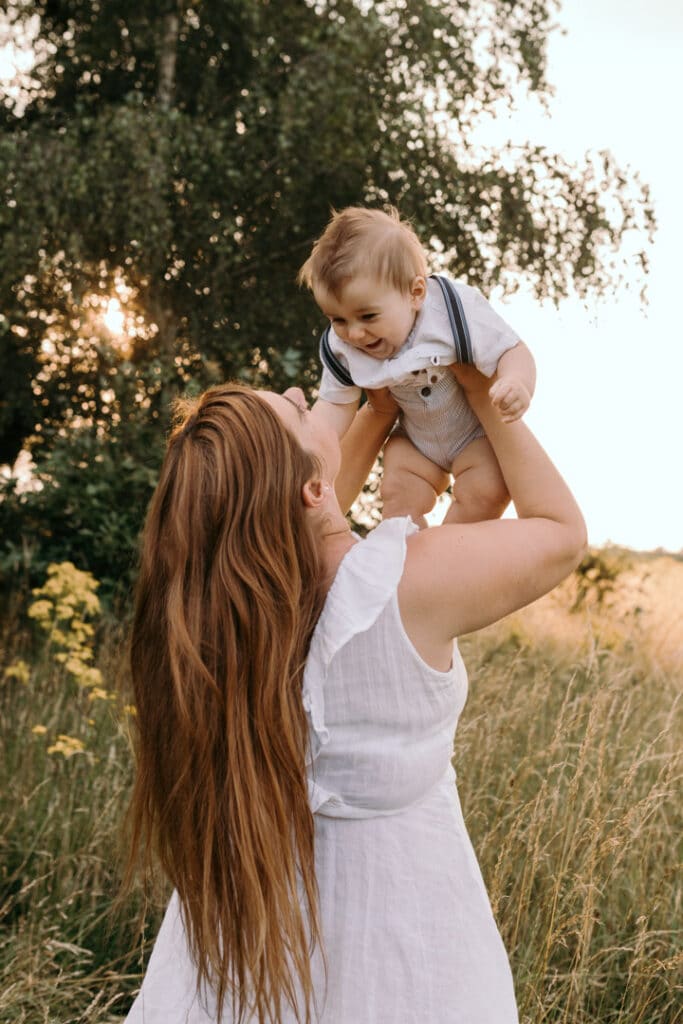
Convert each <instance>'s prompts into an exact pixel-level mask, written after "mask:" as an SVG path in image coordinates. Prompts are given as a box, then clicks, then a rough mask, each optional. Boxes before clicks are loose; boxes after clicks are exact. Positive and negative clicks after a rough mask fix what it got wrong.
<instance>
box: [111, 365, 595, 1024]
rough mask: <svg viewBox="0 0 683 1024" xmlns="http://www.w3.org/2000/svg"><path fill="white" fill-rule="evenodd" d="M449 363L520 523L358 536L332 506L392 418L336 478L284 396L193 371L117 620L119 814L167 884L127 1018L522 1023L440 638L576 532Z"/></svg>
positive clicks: (548, 467) (488, 610) (468, 627)
mask: <svg viewBox="0 0 683 1024" xmlns="http://www.w3.org/2000/svg"><path fill="white" fill-rule="evenodd" d="M454 372H455V373H456V375H457V377H458V380H459V382H460V384H461V385H462V387H463V388H464V389H465V391H466V393H467V395H468V399H469V401H470V402H471V404H472V407H473V408H474V410H475V412H476V414H477V415H478V416H479V418H480V420H481V422H482V425H483V426H484V429H485V430H486V433H487V436H488V437H489V439H490V441H491V444H492V445H493V448H494V450H495V453H496V455H497V457H498V460H499V462H500V465H501V467H502V470H503V474H504V476H505V481H506V484H507V486H508V488H509V491H510V494H511V496H512V498H513V500H514V502H515V505H516V508H517V513H518V516H519V518H518V519H516V520H501V521H494V522H490V521H489V522H484V523H477V524H469V525H449V526H441V527H436V528H432V529H430V530H424V531H422V532H417V531H416V530H415V528H414V527H413V525H412V523H411V522H410V520H408V519H390V520H387V521H386V522H384V523H382V524H381V525H380V526H378V527H377V528H376V529H375V530H374V531H373V532H372V533H371V534H370V535H369V537H368V538H366V539H365V540H364V541H362V542H356V541H355V540H354V537H353V535H352V534H351V532H350V529H349V525H348V523H347V521H346V519H345V517H344V515H343V512H342V507H344V506H345V505H346V503H347V502H348V501H350V498H351V496H352V494H353V493H355V491H356V490H357V489H358V487H359V486H360V482H361V480H362V476H363V474H364V473H365V472H366V470H367V466H368V462H369V461H370V460H371V458H372V455H373V454H374V451H375V450H376V449H377V447H378V446H379V444H380V443H381V441H382V439H383V437H384V436H385V434H386V432H387V430H388V428H389V425H390V423H391V419H392V415H391V414H388V415H384V414H383V413H381V412H378V411H376V410H373V409H372V408H366V409H365V410H362V411H361V412H360V413H359V420H358V422H357V423H356V424H354V427H353V428H352V429H353V431H354V433H353V435H352V437H351V438H350V439H349V440H348V441H347V443H346V448H347V450H349V451H350V452H351V457H350V458H349V459H345V460H344V470H343V471H342V473H340V463H341V458H340V450H339V446H338V443H337V441H336V437H335V435H334V434H333V433H332V432H331V431H330V430H329V429H328V428H327V427H326V426H325V424H324V423H322V422H320V421H319V420H318V419H317V417H316V415H315V412H314V411H313V412H311V411H309V410H308V409H307V408H306V406H305V402H304V398H303V394H302V393H301V391H299V390H298V389H296V388H292V389H290V390H289V391H287V392H285V393H284V394H283V395H277V394H273V393H269V392H254V391H249V390H248V389H245V388H242V387H239V386H236V385H235V386H233V385H226V386H225V387H218V388H214V389H211V390H210V391H208V392H207V393H206V394H205V395H203V396H202V398H201V399H200V400H199V402H198V404H197V406H196V408H195V410H194V411H193V412H192V414H191V415H189V416H187V418H186V419H185V421H184V424H183V425H182V426H181V427H178V428H177V429H176V431H175V432H174V434H173V435H172V437H171V439H170V442H169V447H168V452H167V455H166V459H165V462H164V466H163V469H162V473H161V479H160V482H159V486H158V488H157V491H156V494H155V497H154V499H153V501H152V505H151V507H150V511H149V515H148V521H147V526H146V531H145V537H144V542H143V554H142V566H141V576H140V584H139V591H138V600H137V608H136V615H135V623H134V629H133V644H132V668H133V680H134V686H135V696H136V703H137V708H138V715H137V727H138V774H137V781H136V786H135V791H134V795H133V801H132V808H131V817H132V826H133V849H134V850H137V849H140V848H141V849H142V851H143V853H144V854H145V856H146V857H149V856H151V855H156V856H157V857H158V859H159V860H160V863H161V865H162V867H163V869H164V870H165V872H166V874H167V875H168V877H169V878H170V880H171V882H172V884H173V886H174V888H175V893H174V896H173V899H172V900H171V904H170V906H169V908H168V911H167V914H166V917H165V919H164V923H163V925H162V928H161V931H160V934H159V936H158V939H157V943H156V945H155V949H154V952H153V955H152V958H151V961H150V964H149V967H148V971H147V974H146V977H145V980H144V983H143V986H142V989H141V991H140V994H139V996H138V998H137V1000H136V1002H135V1004H134V1006H133V1008H132V1010H131V1012H130V1015H129V1017H128V1020H129V1022H130V1024H137V1022H146V1024H161V1022H164V1024H176V1022H177V1024H180V1022H191V1024H200V1022H203V1024H208V1022H214V1021H219V1020H223V1021H226V1022H231V1021H233V1020H240V1021H252V1022H258V1024H265V1022H267V1021H269V1022H277V1024H289V1022H294V1021H298V1022H304V1021H306V1022H309V1021H321V1022H325V1024H389V1022H391V1024H415V1022H420V1024H421V1022H429V1024H514V1022H516V1021H517V1011H516V1007H515V999H514V992H513V986H512V980H511V975H510V969H509V965H508V961H507V957H506V954H505V951H504V949H503V946H502V942H501V940H500V936H499V934H498V931H497V928H496V925H495V923H494V921H493V917H492V914H491V910H490V906H489V903H488V898H487V895H486V891H485V889H484V885H483V882H482V879H481V876H480V873H479V869H478V866H477V862H476V858H475V856H474V853H473V851H472V848H471V845H470V842H469V839H468V836H467V832H466V829H465V826H464V823H463V820H462V814H461V811H460V807H459V804H458V798H457V791H456V789H455V785H454V779H453V773H452V769H451V767H450V758H451V752H452V741H453V733H454V729H455V725H456V722H457V718H458V715H459V712H460V710H461V709H462V706H463V704H464V702H465V696H466V688H467V681H466V675H465V672H464V668H463V666H462V662H461V660H460V658H459V655H458V653H457V648H456V647H455V646H454V643H453V641H454V638H455V637H457V636H459V635H460V634H463V633H468V632H471V631H472V630H475V629H479V628H480V627H482V626H485V625H487V624H489V623H491V622H493V621H495V620H497V619H499V618H500V617H502V616H503V615H506V614H507V613H508V612H511V611H513V610H514V609H516V608H519V607H521V606H523V605H525V604H527V603H528V602H530V601H532V600H534V599H535V598H537V597H539V596H540V595H541V594H544V593H545V592H547V591H548V590H550V589H551V588H552V587H553V586H555V584H557V583H558V582H559V581H560V580H561V579H562V578H563V577H564V576H565V575H566V574H567V573H568V572H570V571H571V569H572V568H573V567H574V566H575V565H576V564H577V563H578V561H579V560H580V558H581V555H582V552H583V550H584V545H585V529H584V524H583V520H582V517H581V514H580V512H579V510H578V508H577V506H576V504H575V502H574V499H573V498H572V496H571V494H570V493H569V491H568V489H567V487H566V485H565V484H564V483H563V481H562V479H561V478H560V476H559V474H558V473H557V471H556V469H555V468H554V466H553V465H552V463H551V462H550V460H549V459H548V457H547V456H546V454H545V453H544V451H543V450H542V448H541V447H540V446H539V444H538V443H537V442H536V440H535V439H534V437H533V435H532V434H531V433H530V432H529V430H528V429H527V428H526V426H525V425H524V424H523V423H521V422H519V423H514V424H508V425H505V424H502V423H501V421H500V419H499V417H498V415H497V413H496V412H495V411H494V410H493V409H492V406H491V404H490V401H489V398H488V388H489V387H490V384H491V381H490V380H487V379H486V378H484V377H482V376H481V375H480V374H479V373H478V372H477V371H475V370H472V369H471V368H466V367H456V368H454ZM335 483H336V485H337V491H336V493H335ZM340 500H341V506H340Z"/></svg>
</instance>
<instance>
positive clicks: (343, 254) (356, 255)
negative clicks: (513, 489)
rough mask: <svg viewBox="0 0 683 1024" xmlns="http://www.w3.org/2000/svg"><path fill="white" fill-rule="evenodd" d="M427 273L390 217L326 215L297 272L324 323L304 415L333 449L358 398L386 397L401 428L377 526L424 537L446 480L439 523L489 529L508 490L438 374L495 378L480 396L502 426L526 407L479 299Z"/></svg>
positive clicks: (517, 376)
mask: <svg viewBox="0 0 683 1024" xmlns="http://www.w3.org/2000/svg"><path fill="white" fill-rule="evenodd" d="M427 273H428V272H427V260H426V256H425V253H424V250H423V248H422V246H421V244H420V242H419V240H418V238H417V236H416V235H415V233H414V231H413V230H412V228H411V227H410V226H409V225H408V224H407V223H405V222H404V221H402V220H401V219H400V217H399V215H398V213H397V211H396V210H394V209H393V208H392V209H390V210H389V212H387V213H385V212H383V211H381V210H371V209H365V208H362V207H348V208H347V209H345V210H342V211H341V212H339V213H334V215H333V216H332V219H331V220H330V223H329V224H328V225H327V227H326V229H325V232H324V234H323V235H322V237H321V238H319V239H318V241H317V242H316V243H315V245H314V246H313V250H312V252H311V255H310V256H309V258H308V259H307V260H306V262H305V263H304V265H303V267H302V268H301V270H300V272H299V282H300V283H304V284H306V285H307V286H308V287H309V288H311V290H312V292H313V295H314V297H315V300H316V302H317V303H318V305H319V306H320V309H321V310H322V312H323V313H324V314H325V316H327V317H328V318H329V320H330V326H329V327H328V328H327V329H326V330H325V332H324V334H323V336H322V339H321V343H320V353H321V358H322V361H323V373H322V380H321V383H320V390H319V399H318V401H317V402H316V404H315V406H314V410H313V411H314V413H315V414H316V415H318V416H323V417H325V418H326V419H327V420H328V421H329V422H330V423H331V424H332V425H333V426H334V428H335V429H336V431H337V433H338V434H339V436H340V437H343V435H344V434H345V433H346V431H347V429H348V428H349V426H350V424H351V421H352V420H353V417H354V415H355V413H356V410H357V409H358V404H359V401H360V396H361V390H362V389H365V390H369V389H376V388H385V387H386V388H389V390H390V392H391V394H392V395H393V397H394V399H395V400H396V402H397V404H398V406H399V408H400V416H399V422H398V425H397V427H396V428H395V429H394V431H393V433H392V434H391V436H390V438H389V440H388V441H387V443H386V445H385V449H384V471H383V480H382V501H383V505H384V516H385V517H389V516H404V515H409V516H411V517H412V519H413V521H414V522H415V523H417V524H418V525H419V526H421V527H422V526H424V525H426V521H425V518H424V517H425V514H426V513H427V512H430V511H431V509H432V508H433V507H434V503H435V501H436V498H437V496H438V495H439V494H441V493H442V492H443V491H444V490H445V489H446V487H447V486H448V484H449V482H450V477H451V474H452V476H453V477H454V483H453V501H452V503H451V505H450V508H449V510H448V512H447V514H446V519H445V521H446V522H461V523H465V522H476V521H479V520H482V519H495V518H497V517H498V516H500V515H502V513H503V511H504V509H505V507H506V506H507V504H508V502H509V500H510V499H509V495H508V492H507V488H506V486H505V482H504V480H503V477H502V474H501V471H500V468H499V466H498V461H497V459H496V457H495V455H494V453H493V449H492V448H491V445H490V444H489V442H488V440H487V439H486V436H485V434H484V431H483V430H482V428H481V425H480V424H479V421H478V420H477V418H476V416H475V415H474V413H473V412H472V410H471V409H470V407H469V405H468V403H467V401H466V399H465V396H464V394H463V392H462V389H461V388H460V386H459V385H458V383H457V381H456V379H455V377H454V375H453V374H452V373H451V372H450V370H449V369H448V367H449V365H450V364H452V363H457V362H460V363H473V364H474V365H475V366H477V368H478V369H479V370H481V372H482V373H484V374H485V375H486V376H487V377H491V376H493V375H494V374H497V379H496V381H495V383H494V384H493V385H492V387H491V389H490V392H489V393H490V395H491V399H492V401H493V404H494V405H495V406H496V407H497V408H498V410H499V412H500V415H501V417H502V419H503V420H504V421H505V422H512V421H513V420H516V419H519V417H520V416H522V415H523V413H524V412H525V411H526V410H527V408H528V406H529V403H530V401H531V396H532V394H533V390H534V384H535V377H536V370H535V364H534V360H533V357H532V355H531V353H530V352H529V350H528V348H527V347H526V345H525V344H524V343H523V342H522V341H520V339H519V337H518V336H517V335H516V334H515V332H514V331H513V330H512V329H511V328H510V327H508V325H507V324H506V323H505V321H504V320H502V319H501V317H499V316H498V314H497V313H495V312H494V310H493V309H492V308H491V306H490V305H489V303H488V302H487V301H486V299H485V298H484V297H483V296H482V295H481V293H480V292H479V291H477V290H476V289H475V288H471V287H469V286H468V285H466V284H463V283H462V282H457V284H456V283H455V282H453V281H451V280H449V279H448V278H445V277H441V276H438V277H428V276H427Z"/></svg>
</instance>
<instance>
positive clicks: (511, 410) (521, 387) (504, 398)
mask: <svg viewBox="0 0 683 1024" xmlns="http://www.w3.org/2000/svg"><path fill="white" fill-rule="evenodd" d="M489 398H490V399H491V403H492V405H493V406H494V407H495V408H496V409H497V410H498V412H499V413H500V418H501V419H502V421H503V423H514V421H515V420H518V419H519V418H520V416H523V415H524V413H525V412H526V411H527V409H528V408H529V405H530V403H531V395H530V394H529V390H528V388H527V387H526V385H525V384H524V382H523V381H521V380H519V379H518V378H516V377H500V378H499V379H498V380H497V381H496V383H495V384H493V385H492V386H491V387H490V388H489Z"/></svg>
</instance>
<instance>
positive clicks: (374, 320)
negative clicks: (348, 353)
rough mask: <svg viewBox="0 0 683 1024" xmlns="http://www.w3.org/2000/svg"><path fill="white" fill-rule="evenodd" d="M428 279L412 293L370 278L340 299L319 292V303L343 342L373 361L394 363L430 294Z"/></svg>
mask: <svg viewBox="0 0 683 1024" xmlns="http://www.w3.org/2000/svg"><path fill="white" fill-rule="evenodd" d="M425 289H426V283H425V279H424V277H416V278H415V279H414V281H413V284H412V286H411V290H410V291H409V292H400V291H397V290H396V289H395V288H393V287H391V286H390V285H387V284H383V283H382V282H380V281H376V280H373V279H372V278H367V277H362V278H361V277H358V278H352V279H351V280H350V281H349V282H348V283H347V284H346V285H345V286H344V288H343V290H342V292H341V295H340V296H339V298H335V296H334V295H332V294H330V293H329V292H326V291H322V290H320V289H316V290H315V292H314V294H315V299H316V302H317V303H318V305H319V306H320V308H321V310H322V311H323V313H324V314H325V316H327V317H329V319H330V322H331V324H332V326H333V327H334V329H335V331H336V333H337V334H338V335H339V337H340V338H341V340H342V341H345V342H346V343H347V344H349V345H351V346H352V347H353V348H357V349H360V350H361V351H362V352H365V353H367V355H369V356H372V357H373V359H390V358H391V357H392V356H393V355H395V354H396V353H397V352H398V350H399V349H400V348H401V346H402V345H403V343H404V342H405V340H406V338H407V337H408V335H409V334H410V331H411V329H412V326H413V324H414V323H415V317H416V316H417V311H418V310H419V308H420V306H421V305H422V303H423V302H424V297H425V294H426V291H425Z"/></svg>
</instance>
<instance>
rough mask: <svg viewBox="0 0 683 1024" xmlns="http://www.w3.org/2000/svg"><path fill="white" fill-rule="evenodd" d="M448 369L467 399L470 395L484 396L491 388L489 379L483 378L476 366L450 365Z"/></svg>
mask: <svg viewBox="0 0 683 1024" xmlns="http://www.w3.org/2000/svg"><path fill="white" fill-rule="evenodd" d="M448 369H449V370H450V371H451V373H452V374H453V376H454V377H455V379H456V380H457V382H458V384H459V385H460V387H461V388H462V389H463V391H464V392H465V394H466V395H467V396H468V398H469V396H470V395H471V394H472V395H484V394H486V393H487V392H488V390H489V388H490V387H491V378H490V377H485V376H484V374H483V373H482V372H481V371H480V370H478V369H477V368H476V366H468V365H466V364H465V363H451V365H450V366H449V367H448ZM494 379H495V378H494Z"/></svg>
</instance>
